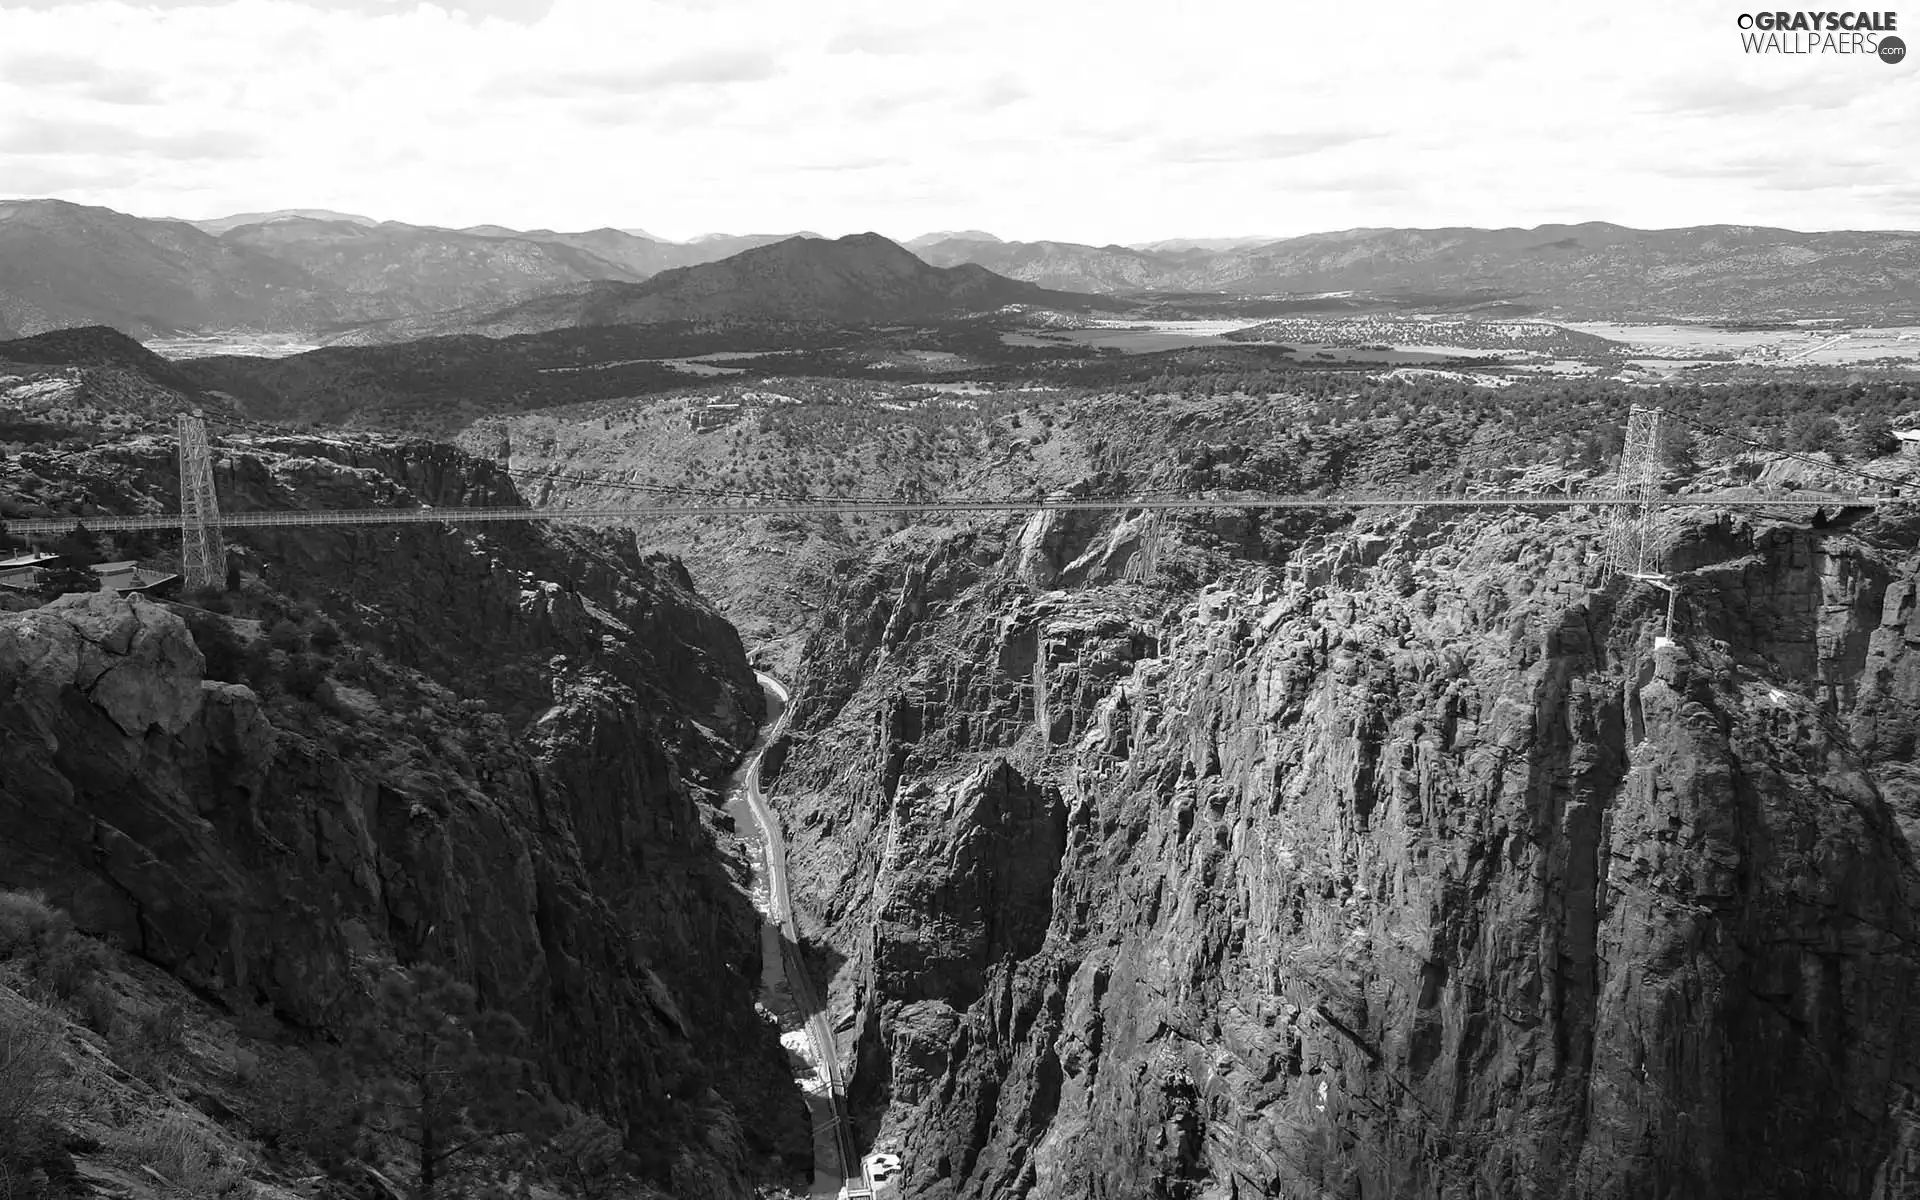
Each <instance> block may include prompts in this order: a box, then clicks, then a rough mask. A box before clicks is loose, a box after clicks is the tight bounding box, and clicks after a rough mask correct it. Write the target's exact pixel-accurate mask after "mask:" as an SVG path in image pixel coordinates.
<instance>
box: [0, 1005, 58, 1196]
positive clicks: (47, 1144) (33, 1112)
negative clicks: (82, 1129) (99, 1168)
mask: <svg viewBox="0 0 1920 1200" xmlns="http://www.w3.org/2000/svg"><path fill="white" fill-rule="evenodd" d="M60 1066H61V1064H60V1031H59V1026H58V1025H57V1023H56V1022H55V1020H54V1018H53V1017H52V1016H51V1015H50V1014H48V1013H46V1012H44V1011H40V1010H34V1009H21V1008H8V1009H6V1010H4V1011H0V1167H9V1168H23V1167H31V1166H33V1165H35V1164H37V1163H38V1162H39V1160H40V1158H41V1156H42V1155H44V1154H45V1153H46V1152H47V1150H49V1149H51V1147H52V1142H53V1136H54V1129H53V1124H52V1122H51V1121H50V1120H49V1118H48V1116H47V1114H48V1112H49V1111H50V1110H51V1109H52V1107H53V1099H54V1093H55V1091H56V1090H57V1089H58V1087H59V1085H60Z"/></svg>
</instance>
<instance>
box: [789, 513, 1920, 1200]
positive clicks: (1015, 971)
mask: <svg viewBox="0 0 1920 1200" xmlns="http://www.w3.org/2000/svg"><path fill="white" fill-rule="evenodd" d="M1595 533H1596V529H1595V527H1594V526H1593V525H1591V524H1590V523H1587V522H1585V521H1583V520H1582V519H1581V518H1578V517H1576V516H1571V515H1559V516H1553V517H1549V518H1545V519H1536V518H1532V517H1525V518H1523V517H1517V516H1514V517H1503V518H1498V519H1494V520H1488V519H1486V518H1484V517H1475V518H1473V519H1467V520H1458V521H1455V520H1450V519H1445V518H1442V517H1439V516H1435V515H1416V516H1407V517H1403V518H1399V519H1395V520H1392V521H1379V522H1374V523H1371V524H1368V525H1365V526H1363V527H1354V528H1350V529H1347V530H1343V531H1339V532H1337V533H1333V534H1330V535H1325V536H1315V537H1312V538H1309V539H1307V540H1306V541H1304V542H1303V543H1301V544H1295V545H1291V546H1289V547H1287V548H1286V554H1285V556H1284V565H1276V564H1275V562H1274V559H1277V558H1279V557H1280V556H1278V555H1275V556H1274V558H1271V559H1268V560H1267V561H1264V562H1263V561H1259V560H1258V559H1253V560H1249V559H1248V558H1246V557H1243V558H1240V559H1238V560H1231V559H1228V560H1222V559H1220V558H1218V557H1216V558H1215V559H1214V560H1213V561H1214V563H1215V566H1216V568H1217V569H1218V570H1219V572H1221V573H1219V574H1217V575H1216V577H1215V578H1214V579H1213V580H1212V582H1210V583H1207V584H1206V585H1205V586H1203V587H1200V588H1197V589H1192V590H1187V589H1173V590H1165V589H1164V588H1152V589H1150V588H1146V587H1133V586H1126V585H1113V584H1109V585H1106V586H1092V587H1086V588H1082V589H1079V590H1074V591H1066V592H1052V593H1047V592H1036V591H1035V590H1034V589H1033V588H1032V586H1030V585H1023V584H1022V583H1021V582H1019V580H1018V570H1019V568H1020V565H1021V563H1022V561H1023V557H1025V556H1023V555H1021V554H1019V553H1017V551H1018V550H1020V549H1021V548H1023V547H1024V548H1027V549H1029V550H1030V549H1031V547H1032V546H1033V545H1034V542H1033V539H1032V538H1030V537H1029V538H1027V539H1024V540H1016V541H1015V542H1014V550H1015V551H1016V552H1015V553H1008V554H1006V555H1005V558H1004V561H1005V563H1006V565H1005V566H1004V567H1001V566H999V565H997V564H995V563H994V562H993V555H992V553H991V552H990V551H991V549H992V548H991V547H987V546H984V545H983V544H982V543H981V541H980V535H962V536H956V537H953V538H950V539H947V540H945V541H942V542H939V543H932V544H929V543H921V544H909V543H905V542H901V543H896V544H895V545H894V546H893V547H891V548H890V549H889V551H888V553H887V554H886V555H884V556H882V558H881V559H880V560H878V561H876V563H875V565H874V567H873V569H872V570H871V571H870V572H869V573H868V575H867V576H865V577H863V578H859V579H856V580H854V581H852V583H851V586H850V587H849V589H848V592H847V594H846V596H845V597H844V604H843V605H841V606H840V607H841V609H842V610H843V611H842V612H841V613H840V615H839V616H838V617H837V618H835V619H833V620H831V621H829V622H828V628H826V629H825V630H823V632H822V633H821V634H820V635H819V637H818V639H817V641H816V646H815V650H816V651H818V652H819V654H820V656H821V657H827V656H829V655H830V656H832V657H834V658H835V660H836V661H835V662H834V663H833V664H832V665H831V666H828V667H823V668H822V669H821V670H819V671H818V673H816V674H815V675H813V676H811V677H806V678H802V679H801V680H800V681H799V686H798V687H797V688H796V699H795V703H796V713H797V715H796V726H797V728H799V729H800V730H801V731H802V732H803V734H804V740H803V741H802V742H801V744H800V745H799V746H798V747H797V748H796V749H795V750H794V751H793V754H792V756H791V758H790V759H789V761H788V763H787V765H786V767H785V769H784V772H783V776H782V780H781V783H780V788H779V790H778V792H777V793H776V795H777V796H779V797H784V799H783V800H781V801H780V803H781V804H782V805H783V808H784V812H785V814H786V817H787V820H788V824H789V827H790V829H791V831H792V832H791V834H790V837H791V840H792V843H793V846H794V851H795V855H794V857H795V861H796V862H797V863H799V864H801V865H800V866H798V867H797V868H796V872H795V877H794V881H795V887H796V901H797V902H798V903H799V904H800V905H801V906H802V908H803V909H804V910H806V911H805V913H804V914H803V916H804V917H805V918H806V919H805V920H803V930H804V931H806V932H809V933H810V934H812V935H813V936H816V937H819V938H821V939H822V940H825V941H828V942H830V943H831V944H832V945H833V946H834V947H835V948H836V949H837V950H839V951H840V954H841V955H842V956H844V959H845V961H844V964H843V965H841V967H840V969H839V971H838V974H837V976H836V979H835V987H834V992H833V1001H832V1003H833V1005H834V1008H835V1012H836V1015H837V1016H838V1018H839V1020H840V1022H841V1024H842V1027H843V1028H844V1029H845V1030H846V1031H847V1033H848V1035H849V1037H850V1040H851V1041H852V1043H853V1046H854V1050H853V1052H852V1055H851V1058H852V1060H853V1067H854V1072H853V1083H852V1087H853V1091H854V1095H855V1098H856V1100H857V1101H860V1102H861V1103H862V1104H863V1106H864V1107H863V1115H864V1119H865V1122H866V1124H865V1129H864V1133H865V1134H866V1137H867V1139H868V1140H877V1141H879V1142H882V1143H886V1144H889V1145H890V1146H891V1147H892V1148H894V1149H896V1150H897V1151H898V1152H900V1153H901V1154H902V1155H903V1157H904V1159H905V1162H906V1171H907V1174H908V1184H907V1192H908V1194H912V1195H917V1196H928V1197H941V1196H953V1197H1015V1196H1021V1197H1083V1196H1112V1197H1120V1196H1166V1197H1181V1196H1184V1197H1203V1196H1205V1197H1216V1196H1217V1197H1226V1196H1244V1195H1283V1196H1292V1195H1299V1196H1307V1195H1331V1196H1341V1197H1356V1198H1358V1197H1372V1196H1398V1195H1436V1196H1443V1197H1522V1196H1532V1197H1569V1198H1572V1197H1581V1198H1589V1197H1590V1198H1595V1200H1598V1198H1602V1197H1605V1198H1615V1197H1621V1198H1624V1197H1638V1196H1649V1195H1652V1196H1688V1197H1704V1198H1711V1197H1729V1198H1731V1197H1749V1196H1776V1197H1788V1196H1794V1197H1800V1196H1836V1197H1837V1196H1848V1197H1860V1198H1862V1200H1866V1198H1872V1200H1892V1198H1893V1197H1896V1196H1903V1195H1907V1194H1910V1193H1911V1192H1912V1190H1913V1189H1914V1188H1915V1187H1917V1186H1920V1105H1916V1100H1915V1096H1916V1091H1915V1089H1916V1087H1920V1055H1916V1054H1915V1052H1914V1051H1913V1050H1912V1049H1911V1044H1912V1040H1913V1037H1914V1034H1915V1032H1916V1031H1920V1000H1917V999H1916V996H1915V987H1916V984H1917V983H1920V949H1916V941H1915V939H1916V936H1917V935H1920V928H1917V923H1916V921H1915V919H1914V915H1913V904H1914V901H1915V899H1916V897H1920V874H1917V873H1916V869H1915V863H1914V858H1913V854H1912V850H1911V846H1912V839H1913V837H1914V836H1915V834H1916V825H1915V816H1916V813H1920V805H1917V804H1916V793H1915V791H1914V780H1915V778H1916V777H1915V775H1914V772H1913V770H1912V768H1911V766H1910V764H1909V763H1908V762H1907V761H1906V759H1907V758H1909V757H1910V756H1911V751H1912V746H1913V739H1914V732H1913V731H1914V729H1915V728H1916V725H1915V723H1914V719H1915V701H1916V699H1920V685H1916V684H1915V683H1914V681H1913V680H1912V679H1910V678H1909V677H1910V676H1911V675H1912V673H1913V671H1914V670H1915V669H1916V668H1915V667H1914V666H1913V664H1912V661H1910V660H1911V659H1912V657H1913V656H1911V655H1910V654H1909V653H1908V647H1909V645H1910V644H1911V643H1910V642H1909V640H1908V639H1909V636H1910V635H1909V633H1908V630H1909V629H1910V628H1920V623H1916V618H1915V617H1914V609H1915V605H1914V603H1913V600H1912V597H1913V595H1914V588H1915V580H1916V576H1920V555H1916V553H1915V548H1916V545H1917V544H1920V536H1916V534H1917V533H1920V530H1916V528H1915V526H1914V524H1913V522H1912V520H1911V519H1910V518H1908V517H1905V516H1902V515H1901V514H1899V513H1897V512H1889V513H1887V514H1884V515H1882V516H1879V517H1873V518H1867V519H1864V520H1858V521H1856V522H1855V523H1854V524H1852V525H1850V526H1842V525H1839V524H1836V525H1829V526H1824V527H1821V528H1814V527H1811V526H1809V525H1807V524H1801V523H1795V522H1790V521H1785V520H1777V519H1765V518H1762V517H1755V516H1737V515H1733V514H1724V515H1720V516H1717V517H1716V516H1711V515H1709V516H1704V517H1690V518H1688V519H1687V520H1685V521H1683V522H1676V523H1675V524H1674V525H1673V527H1672V528H1670V529H1669V530H1668V533H1667V541H1668V543H1669V545H1670V546H1671V550H1670V562H1671V564H1672V567H1673V569H1674V570H1675V571H1676V573H1677V578H1679V580H1680V581H1681V598H1680V602H1679V604H1678V606H1677V620H1678V628H1677V630H1676V631H1675V636H1674V638H1672V639H1671V640H1667V639H1664V638H1663V637H1662V626H1663V623H1664V619H1665V614H1666V607H1667V605H1666V595H1665V593H1664V592H1660V591H1658V590H1656V589H1653V588H1651V587H1647V586H1645V585H1636V584H1632V583H1630V582H1615V583H1613V584H1611V585H1609V586H1607V587H1605V588H1596V586H1595V584H1596V582H1597V576H1596V570H1597V567H1596V562H1595V556H1594V555H1593V553H1592V550H1593V548H1594V545H1595V543H1594V535H1595ZM1110 536H1111V534H1110V533H1109V532H1108V531H1095V532H1093V533H1092V534H1090V535H1089V537H1088V538H1087V540H1086V541H1084V542H1083V543H1081V545H1080V546H1079V547H1078V549H1077V550H1076V548H1075V547H1073V546H1070V545H1069V546H1061V547H1059V548H1052V549H1049V551H1048V557H1049V559H1050V561H1052V562H1054V563H1060V562H1062V561H1066V562H1071V561H1074V560H1075V559H1077V558H1079V557H1080V556H1081V555H1084V554H1086V553H1088V552H1089V550H1090V549H1093V548H1097V546H1098V545H1099V544H1100V543H1099V541H1098V539H1099V538H1103V537H1110ZM1245 544H1252V543H1251V542H1250V541H1249V542H1246V543H1243V545H1245ZM889 581H891V586H889ZM1912 636H1913V637H1914V639H1915V641H1920V635H1912ZM850 664H851V665H850ZM993 795H998V796H1001V797H1022V798H1027V799H1022V800H1021V801H1020V802H1018V803H1010V801H1009V800H1007V799H991V800H990V799H988V797H989V796H993ZM1053 812H1059V813H1061V814H1063V817H1064V821H1063V824H1062V825H1061V826H1060V828H1061V829H1062V831H1063V841H1062V842H1061V843H1060V844H1061V846H1062V848H1061V850H1060V852H1059V853H1058V855H1055V854H1054V853H1053V852H1052V845H1053V844H1054V843H1052V842H1050V841H1049V840H1048V835H1047V830H1048V828H1049V827H1048V826H1047V825H1046V821H1045V819H1041V817H1040V814H1051V813H1053ZM1009 829H1012V830H1025V831H1026V832H1023V833H1020V834H1018V836H1019V838H1020V840H1021V841H1022V843H1023V844H1024V845H1025V846H1026V847H1027V852H1026V853H1023V854H1020V855H1006V854H994V853H988V852H985V848H986V847H990V846H996V845H1001V844H1004V843H1003V841H1002V840H1001V839H1002V838H1003V837H1004V836H1005V835H1004V833H1003V831H1005V830H1009ZM963 846H964V847H973V848H976V849H974V850H972V851H971V852H969V853H964V854H963V853H956V850H955V848H956V847H963ZM989 874H991V875H992V876H993V879H992V880H991V881H988V880H987V879H986V876H987V875H989ZM986 897H991V898H992V902H991V910H992V912H993V914H994V916H993V921H994V922H997V923H998V924H997V926H996V927H997V928H1005V929H1009V930H1019V931H1021V932H1019V933H1018V934H1017V935H1010V936H1006V937H1002V938H999V939H997V940H996V939H995V938H992V937H985V936H983V933H982V931H983V929H984V928H985V926H986V922H985V921H984V920H983V919H982V918H980V917H977V916H975V915H974V914H975V913H976V911H981V912H984V911H985V908H986V906H985V905H984V904H981V901H982V900H983V899H984V898H986ZM975 905H980V907H979V909H978V910H976V907H975ZM1035 929H1044V934H1043V935H1042V936H1038V937H1036V936H1034V935H1033V933H1032V932H1031V931H1033V930H1035Z"/></svg>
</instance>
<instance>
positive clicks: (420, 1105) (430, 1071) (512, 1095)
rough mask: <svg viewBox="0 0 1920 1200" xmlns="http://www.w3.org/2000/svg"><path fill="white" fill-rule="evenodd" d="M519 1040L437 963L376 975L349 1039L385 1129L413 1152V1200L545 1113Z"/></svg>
mask: <svg viewBox="0 0 1920 1200" xmlns="http://www.w3.org/2000/svg"><path fill="white" fill-rule="evenodd" d="M524 1037H525V1034H524V1031H523V1030H522V1029H521V1027H520V1023H519V1022H518V1021H515V1020H514V1019H513V1017H512V1016H511V1015H509V1014H507V1013H504V1012H500V1011H498V1010H485V1011H483V1010H482V1009H480V1007H479V1006H478V1004H477V1003H476V1001H475V998H474V993H473V989H472V988H470V987H468V986H467V985H466V984H464V983H461V982H460V981H459V980H457V979H455V978H454V977H453V976H451V975H449V974H448V973H447V972H446V971H444V970H441V969H440V968H439V967H436V966H432V965H430V964H421V965H419V966H415V967H411V968H407V969H405V970H399V969H396V970H394V971H392V972H390V973H389V974H388V975H387V976H386V977H385V978H383V979H382V980H381V981H380V983H379V985H378V987H377V988H376V989H375V994H374V1007H373V1010H372V1011H371V1012H369V1013H368V1014H367V1016H366V1017H365V1019H363V1020H362V1021H361V1022H359V1023H358V1024H357V1025H355V1027H354V1028H353V1029H352V1030H351V1031H350V1034H349V1037H348V1045H349V1047H350V1049H351V1051H352V1054H353V1057H354V1059H355V1061H356V1062H357V1063H358V1065H359V1067H360V1069H361V1073H362V1075H363V1077H364V1078H366V1079H368V1080H370V1081H371V1083H372V1089H371V1090H372V1094H371V1096H370V1099H371V1101H372V1102H373V1104H374V1106H375V1107H376V1108H377V1109H379V1110H382V1111H384V1113H385V1114H386V1115H387V1120H388V1128H389V1131H390V1132H392V1133H394V1134H395V1135H397V1136H398V1137H400V1138H402V1139H404V1140H405V1141H406V1142H407V1143H408V1145H409V1146H411V1147H412V1148H413V1150H414V1152H415V1155H416V1158H417V1161H418V1163H419V1173H418V1175H417V1177H416V1181H415V1186H414V1196H415V1198H416V1200H432V1197H433V1196H434V1195H435V1192H436V1189H437V1188H438V1187H439V1185H440V1183H441V1182H442V1181H443V1180H444V1179H445V1178H446V1176H447V1175H448V1174H449V1173H450V1172H451V1171H452V1170H453V1169H454V1168H455V1167H456V1166H457V1165H458V1164H459V1163H460V1162H461V1160H463V1159H464V1158H466V1157H468V1156H470V1155H473V1154H475V1153H476V1152H478V1151H480V1150H482V1149H485V1148H486V1147H487V1146H489V1145H490V1144H491V1143H493V1142H495V1141H496V1140H497V1139H500V1138H502V1137H504V1136H506V1135H508V1134H511V1133H518V1132H528V1131H532V1130H535V1129H538V1128H540V1127H541V1126H542V1124H543V1123H544V1122H546V1121H548V1120H549V1119H550V1118H549V1115H548V1112H549V1110H548V1107H547V1105H546V1103H545V1102H544V1101H543V1099H542V1096H541V1093H542V1089H540V1088H538V1087H537V1086H536V1085H535V1084H534V1082H533V1080H532V1066H531V1064H529V1063H528V1062H527V1061H526V1060H525V1059H523V1058H520V1057H519V1056H518V1055H517V1054H515V1053H514V1052H515V1051H516V1050H517V1049H518V1048H519V1045H520V1043H521V1041H522V1040H523V1038H524Z"/></svg>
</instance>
